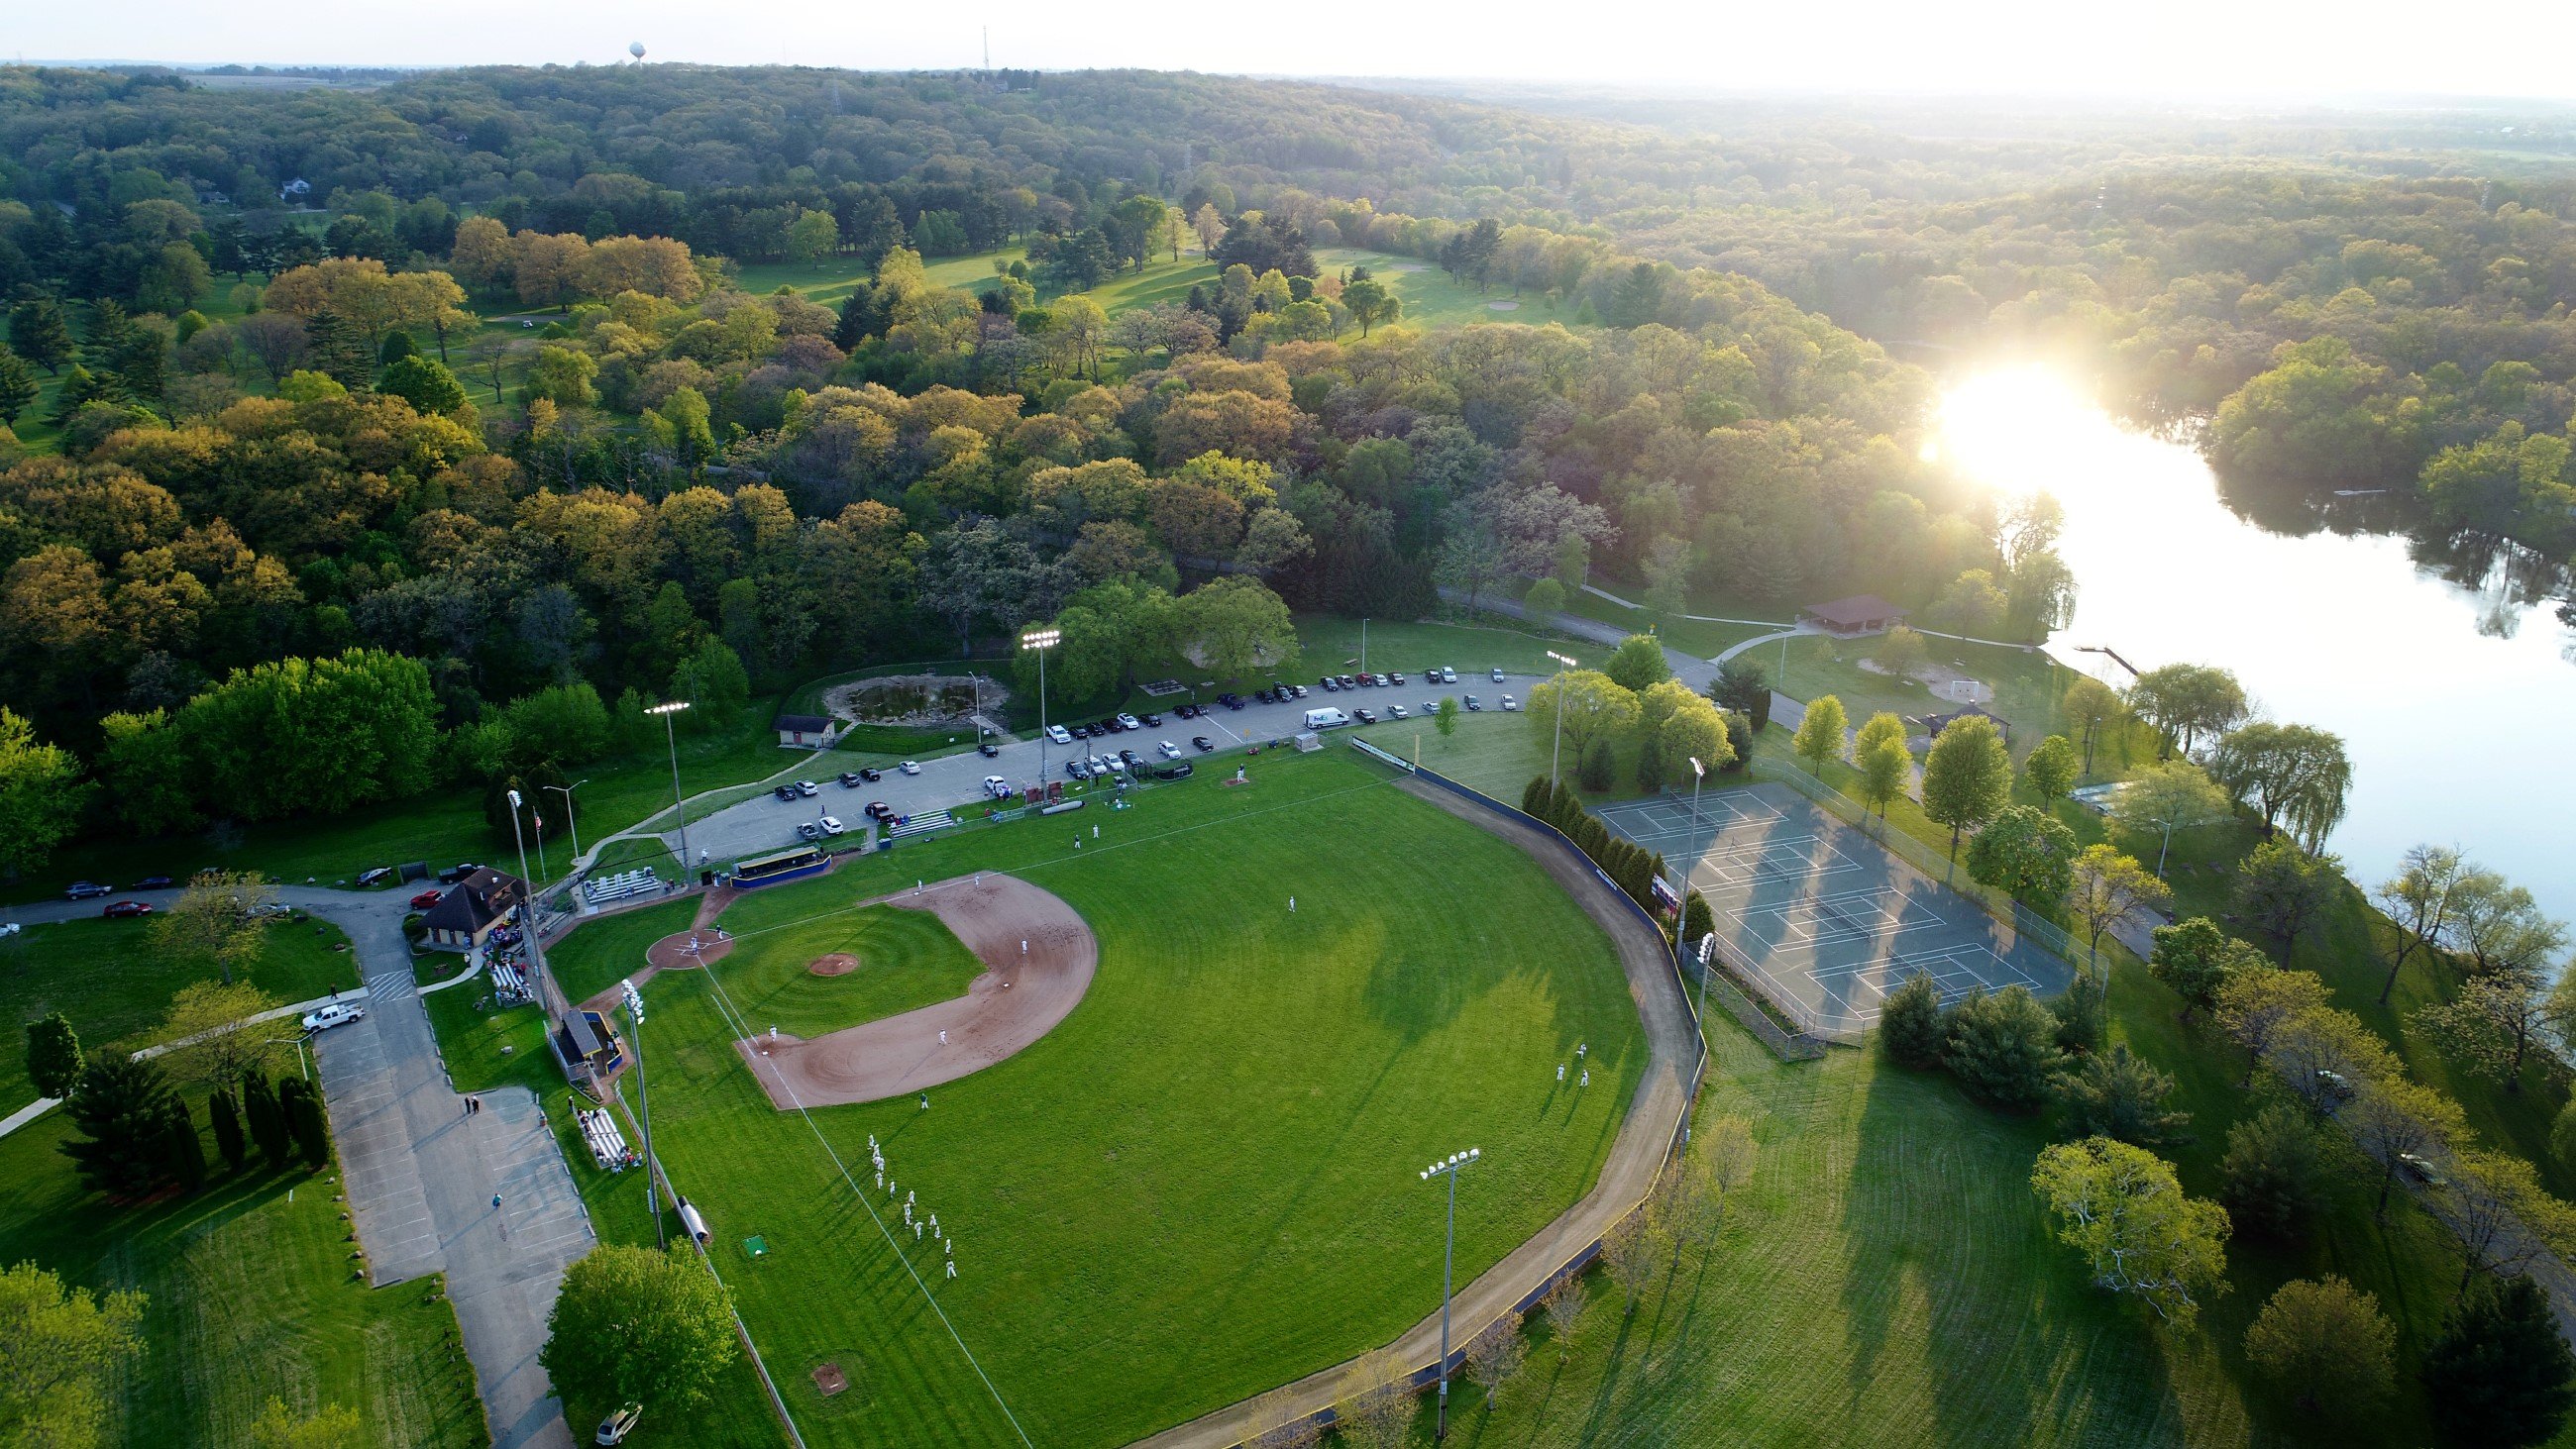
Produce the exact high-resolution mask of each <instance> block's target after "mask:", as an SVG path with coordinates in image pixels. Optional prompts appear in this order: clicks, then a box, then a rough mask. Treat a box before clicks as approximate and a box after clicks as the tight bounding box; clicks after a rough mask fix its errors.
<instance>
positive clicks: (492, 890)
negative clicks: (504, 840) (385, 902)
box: [421, 866, 528, 951]
mask: <svg viewBox="0 0 2576 1449" xmlns="http://www.w3.org/2000/svg"><path fill="white" fill-rule="evenodd" d="M527 889H528V888H527V886H526V884H525V883H523V882H522V881H521V880H520V879H519V878H518V877H517V876H514V875H503V874H502V873H501V872H499V871H497V870H494V869H492V868H491V867H490V866H485V867H484V868H483V869H481V870H478V871H476V872H474V873H473V874H472V875H469V876H467V877H466V878H465V879H463V880H461V881H458V882H457V883H456V884H455V885H454V886H453V887H451V888H449V890H448V892H447V894H445V895H443V896H440V897H439V898H438V904H437V905H434V906H431V907H430V908H429V911H428V913H427V914H426V915H423V916H422V917H421V926H422V928H423V929H424V930H425V931H427V933H428V935H427V937H426V939H427V941H428V942H429V944H430V945H432V946H443V947H445V948H446V949H448V950H451V951H465V950H471V949H472V948H474V947H475V946H478V945H480V944H482V941H483V938H484V937H485V936H488V935H490V934H491V933H492V928H493V927H494V926H497V925H499V924H501V922H502V921H504V920H506V919H508V917H509V914H510V912H511V911H513V910H516V909H517V908H518V904H519V900H520V898H521V896H523V895H524V894H525V893H526V892H527Z"/></svg>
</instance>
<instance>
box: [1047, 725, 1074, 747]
mask: <svg viewBox="0 0 2576 1449" xmlns="http://www.w3.org/2000/svg"><path fill="white" fill-rule="evenodd" d="M1047 738H1048V739H1049V740H1051V741H1053V742H1054V743H1056V744H1059V745H1069V744H1072V743H1073V731H1071V730H1069V729H1066V728H1065V727H1064V726H1062V725H1048V726H1047Z"/></svg>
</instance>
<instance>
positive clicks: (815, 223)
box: [787, 211, 841, 265]
mask: <svg viewBox="0 0 2576 1449" xmlns="http://www.w3.org/2000/svg"><path fill="white" fill-rule="evenodd" d="M840 245H841V227H840V223H838V222H837V221H835V220H833V218H832V213H830V212H828V211H803V212H798V213H797V215H796V219H795V220H794V221H791V222H789V223H788V224H787V260H789V261H791V262H803V263H806V264H808V265H816V264H820V263H821V262H822V260H823V258H825V257H828V256H830V255H831V254H832V253H833V252H834V251H835V250H837V249H838V248H839V247H840Z"/></svg>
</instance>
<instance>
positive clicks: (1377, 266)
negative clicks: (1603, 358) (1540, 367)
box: [1315, 247, 1574, 327]
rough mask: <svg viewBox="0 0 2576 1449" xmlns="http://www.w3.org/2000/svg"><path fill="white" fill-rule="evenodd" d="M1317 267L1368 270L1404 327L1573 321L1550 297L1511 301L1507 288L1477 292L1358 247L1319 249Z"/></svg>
mask: <svg viewBox="0 0 2576 1449" xmlns="http://www.w3.org/2000/svg"><path fill="white" fill-rule="evenodd" d="M1315 265H1316V266H1318V267H1320V268H1322V269H1323V270H1324V271H1325V272H1326V273H1327V274H1338V273H1341V272H1344V271H1347V270H1349V269H1350V268H1352V267H1366V268H1368V269H1369V273H1370V275H1372V276H1374V277H1376V278H1377V279H1378V280H1379V281H1381V282H1384V283H1385V284H1386V286H1387V289H1388V290H1389V291H1391V292H1393V293H1395V295H1396V297H1397V299H1398V300H1400V301H1402V302H1403V303H1404V315H1403V316H1402V317H1401V318H1399V319H1398V320H1399V321H1400V322H1402V323H1403V324H1404V325H1405V326H1408V327H1463V326H1466V325H1468V324H1470V323H1475V322H1523V323H1527V324H1529V325H1530V326H1533V327H1544V326H1546V325H1547V324H1548V323H1550V322H1563V323H1566V324H1567V325H1569V326H1571V325H1573V322H1574V314H1573V313H1571V312H1570V311H1567V310H1566V309H1565V308H1564V307H1563V306H1562V305H1561V304H1560V303H1558V302H1557V301H1555V300H1554V299H1552V298H1548V297H1543V296H1541V295H1539V294H1538V293H1536V292H1528V293H1524V294H1522V295H1521V296H1519V297H1517V298H1515V297H1514V296H1513V295H1512V289H1511V288H1510V287H1508V286H1496V287H1488V288H1487V289H1485V290H1484V291H1481V292H1480V291H1478V290H1476V286H1475V284H1474V283H1472V282H1470V283H1468V284H1466V285H1464V286H1461V285H1459V284H1457V283H1455V282H1452V281H1450V280H1449V274H1448V273H1446V272H1444V271H1442V270H1440V269H1439V268H1438V267H1436V266H1433V265H1432V264H1431V263H1429V262H1426V261H1423V260H1422V259H1420V258H1419V257H1399V256H1393V255H1390V254H1388V253H1386V252H1373V251H1367V250H1364V249H1362V248H1358V247H1319V248H1317V249H1316V251H1315Z"/></svg>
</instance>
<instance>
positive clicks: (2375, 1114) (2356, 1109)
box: [2310, 1012, 2468, 1218]
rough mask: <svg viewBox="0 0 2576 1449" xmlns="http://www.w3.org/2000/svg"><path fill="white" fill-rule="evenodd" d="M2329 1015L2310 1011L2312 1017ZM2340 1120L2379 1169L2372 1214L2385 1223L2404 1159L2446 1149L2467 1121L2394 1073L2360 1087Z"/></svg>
mask: <svg viewBox="0 0 2576 1449" xmlns="http://www.w3.org/2000/svg"><path fill="white" fill-rule="evenodd" d="M2332 1014H2333V1013H2327V1012H2312V1013H2310V1016H2311V1017H2317V1016H2329V1015H2332ZM2338 1117H2339V1119H2340V1120H2341V1121H2342V1123H2343V1126H2344V1130H2345V1131H2346V1132H2349V1133H2351V1134H2352V1140H2353V1143H2354V1145H2356V1146H2358V1147H2359V1148H2360V1149H2361V1151H2362V1155H2363V1156H2364V1157H2367V1158H2369V1159H2370V1161H2371V1162H2372V1164H2373V1165H2375V1166H2376V1167H2378V1169H2379V1202H2378V1205H2377V1207H2376V1209H2375V1211H2377V1212H2378V1214H2379V1215H2380V1216H2381V1217H2383V1218H2385V1217H2386V1216H2387V1215H2388V1196H2389V1193H2390V1191H2391V1190H2392V1189H2394V1188H2395V1187H2396V1186H2397V1173H2398V1171H2399V1169H2400V1168H2401V1167H2402V1166H2404V1163H2405V1159H2407V1158H2409V1157H2417V1158H2429V1157H2430V1156H2431V1155H2432V1154H2434V1153H2437V1152H2441V1151H2444V1150H2446V1149H2447V1148H2449V1146H2450V1145H2451V1143H2453V1142H2455V1141H2457V1140H2458V1139H2459V1137H2460V1136H2461V1134H2462V1133H2464V1132H2466V1131H2467V1130H2468V1119H2467V1117H2466V1116H2465V1115H2463V1114H2462V1113H2461V1111H2460V1104H2459V1103H2457V1102H2454V1101H2452V1100H2451V1099H2450V1098H2448V1097H2445V1096H2443V1095H2442V1094H2441V1093H2439V1092H2436V1091H2434V1090H2433V1089H2432V1088H2430V1087H2426V1086H2421V1085H2419V1084H2417V1083H2415V1082H2413V1081H2410V1080H2408V1079H2407V1077H2406V1076H2405V1074H2404V1073H2402V1072H2394V1071H2392V1072H2388V1073H2384V1074H2382V1075H2381V1076H2379V1077H2377V1078H2375V1079H2373V1080H2370V1081H2366V1082H2363V1083H2362V1084H2361V1085H2360V1087H2359V1088H2358V1089H2357V1090H2356V1091H2355V1092H2354V1094H2353V1098H2352V1100H2351V1101H2350V1102H2348V1103H2346V1104H2345V1106H2344V1108H2343V1110H2342V1111H2341V1112H2340V1113H2339V1114H2338Z"/></svg>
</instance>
